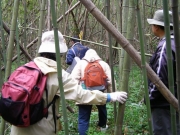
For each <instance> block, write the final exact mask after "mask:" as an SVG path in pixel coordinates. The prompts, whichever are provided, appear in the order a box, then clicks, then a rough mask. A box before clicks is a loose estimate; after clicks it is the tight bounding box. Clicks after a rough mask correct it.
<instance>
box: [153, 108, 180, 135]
mask: <svg viewBox="0 0 180 135" xmlns="http://www.w3.org/2000/svg"><path fill="white" fill-rule="evenodd" d="M151 111H152V124H153V135H172V132H171V115H170V110H168V109H162V108H155V109H152V110H151ZM176 124H177V135H180V125H179V116H178V114H176Z"/></svg>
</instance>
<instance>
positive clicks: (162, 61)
mask: <svg viewBox="0 0 180 135" xmlns="http://www.w3.org/2000/svg"><path fill="white" fill-rule="evenodd" d="M171 49H172V63H173V72H174V90H175V95H176V97H177V86H176V83H175V82H176V63H175V43H174V37H173V36H171ZM149 65H150V67H151V68H152V69H153V70H154V72H155V73H156V74H157V75H158V76H159V78H160V79H161V81H162V82H163V83H164V84H165V85H166V87H167V88H169V87H168V69H167V54H166V40H165V38H163V39H161V40H160V42H159V44H158V46H157V49H156V51H155V53H154V54H153V56H152V57H151V59H150V63H149ZM148 89H149V98H150V104H151V107H152V108H156V107H158V108H159V107H163V108H169V103H168V101H167V100H166V99H165V98H164V97H163V95H162V94H161V93H160V92H159V91H158V89H157V88H156V86H155V85H154V84H153V83H152V82H151V81H150V80H148Z"/></svg>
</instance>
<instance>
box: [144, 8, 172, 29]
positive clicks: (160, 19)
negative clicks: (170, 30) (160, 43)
mask: <svg viewBox="0 0 180 135" xmlns="http://www.w3.org/2000/svg"><path fill="white" fill-rule="evenodd" d="M169 21H170V26H173V18H172V12H171V11H169ZM147 22H148V23H149V24H155V25H160V26H164V14H163V10H157V11H156V12H155V13H154V17H153V19H147Z"/></svg>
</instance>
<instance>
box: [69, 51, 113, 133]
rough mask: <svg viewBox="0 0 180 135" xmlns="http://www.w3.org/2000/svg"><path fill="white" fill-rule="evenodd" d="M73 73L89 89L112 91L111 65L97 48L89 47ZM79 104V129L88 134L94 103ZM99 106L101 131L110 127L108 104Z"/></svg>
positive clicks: (80, 131)
mask: <svg viewBox="0 0 180 135" xmlns="http://www.w3.org/2000/svg"><path fill="white" fill-rule="evenodd" d="M71 75H72V76H73V77H74V78H75V79H76V80H77V82H78V83H79V84H80V85H81V86H82V87H83V88H84V89H86V90H87V91H94V90H99V91H100V92H102V94H103V93H104V92H108V93H111V92H112V87H111V70H110V67H109V65H108V64H107V63H106V62H105V61H103V60H102V59H101V58H100V57H99V56H98V54H97V53H96V51H95V50H93V49H89V50H88V51H87V52H86V54H85V56H84V57H83V58H82V60H81V61H80V62H78V63H77V65H76V66H75V68H74V70H73V71H72V73H71ZM77 104H78V109H79V114H78V130H79V134H80V135H86V134H87V132H88V127H89V120H90V115H91V109H92V105H87V104H79V103H77ZM96 106H97V108H98V116H99V121H98V126H99V127H100V130H101V131H105V130H106V129H107V128H108V125H107V110H106V104H104V105H96Z"/></svg>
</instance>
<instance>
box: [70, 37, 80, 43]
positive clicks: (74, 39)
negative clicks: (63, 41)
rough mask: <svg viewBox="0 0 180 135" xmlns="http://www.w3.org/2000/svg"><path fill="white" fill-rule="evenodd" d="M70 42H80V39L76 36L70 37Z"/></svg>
mask: <svg viewBox="0 0 180 135" xmlns="http://www.w3.org/2000/svg"><path fill="white" fill-rule="evenodd" d="M71 40H72V41H73V42H74V43H76V42H80V39H79V37H78V36H73V37H71Z"/></svg>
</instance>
